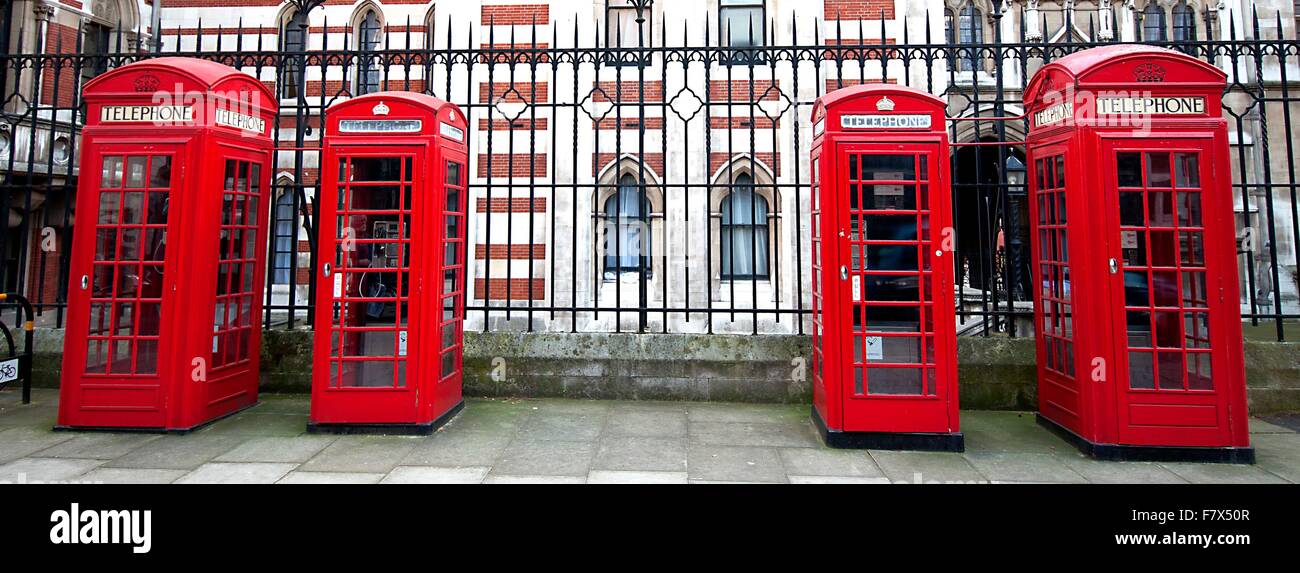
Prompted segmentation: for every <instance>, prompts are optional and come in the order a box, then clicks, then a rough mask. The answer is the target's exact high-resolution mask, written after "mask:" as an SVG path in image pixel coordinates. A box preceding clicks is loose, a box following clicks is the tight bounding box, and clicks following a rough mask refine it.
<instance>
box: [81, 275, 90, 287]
mask: <svg viewBox="0 0 1300 573" xmlns="http://www.w3.org/2000/svg"><path fill="white" fill-rule="evenodd" d="M88 288H90V277H89V276H88V275H81V290H86V289H88Z"/></svg>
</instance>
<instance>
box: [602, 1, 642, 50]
mask: <svg viewBox="0 0 1300 573" xmlns="http://www.w3.org/2000/svg"><path fill="white" fill-rule="evenodd" d="M653 30H654V1H653V0H605V47H606V48H621V49H623V50H636V49H638V48H648V47H651V46H653V45H654V43H653V42H652V41H651V32H652V31H653ZM649 57H650V56H649V54H638V53H635V52H611V53H608V54H606V56H605V58H604V60H605V62H606V63H607V64H611V65H641V64H643V63H648V62H645V61H644V60H643V58H644V59H649Z"/></svg>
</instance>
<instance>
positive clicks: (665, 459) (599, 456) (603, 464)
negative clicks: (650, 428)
mask: <svg viewBox="0 0 1300 573" xmlns="http://www.w3.org/2000/svg"><path fill="white" fill-rule="evenodd" d="M592 468H593V469H596V470H623V471H667V472H685V471H686V440H684V439H682V438H655V437H618V436H613V437H606V438H604V439H602V440H601V441H600V443H599V444H598V446H597V451H596V459H595V462H593V463H592Z"/></svg>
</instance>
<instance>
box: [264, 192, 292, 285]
mask: <svg viewBox="0 0 1300 573" xmlns="http://www.w3.org/2000/svg"><path fill="white" fill-rule="evenodd" d="M281 185H283V187H281V188H282V189H284V190H283V191H281V192H280V195H279V196H277V197H276V198H275V206H274V208H275V211H274V213H273V219H272V221H274V222H275V223H274V224H273V225H272V226H271V284H277V285H287V284H289V281H290V276H292V274H293V270H294V264H293V261H294V255H295V254H296V253H295V251H296V250H297V249H296V248H295V247H297V243H298V234H297V232H296V228H295V227H294V224H293V219H294V217H293V189H291V188H290V185H291V184H290V183H289V182H288V181H284V182H282V183H281ZM277 186H279V185H277Z"/></svg>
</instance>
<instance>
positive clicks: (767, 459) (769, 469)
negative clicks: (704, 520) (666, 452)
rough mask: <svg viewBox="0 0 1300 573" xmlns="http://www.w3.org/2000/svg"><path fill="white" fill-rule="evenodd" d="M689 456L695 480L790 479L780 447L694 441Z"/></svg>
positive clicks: (691, 471)
mask: <svg viewBox="0 0 1300 573" xmlns="http://www.w3.org/2000/svg"><path fill="white" fill-rule="evenodd" d="M686 457H687V466H686V473H687V475H688V476H689V477H690V479H692V480H708V481H740V482H768V483H785V482H786V475H785V469H784V468H782V467H781V456H780V455H779V454H777V451H776V448H761V447H745V446H721V445H709V444H690V446H689V448H688V450H687V453H686Z"/></svg>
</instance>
